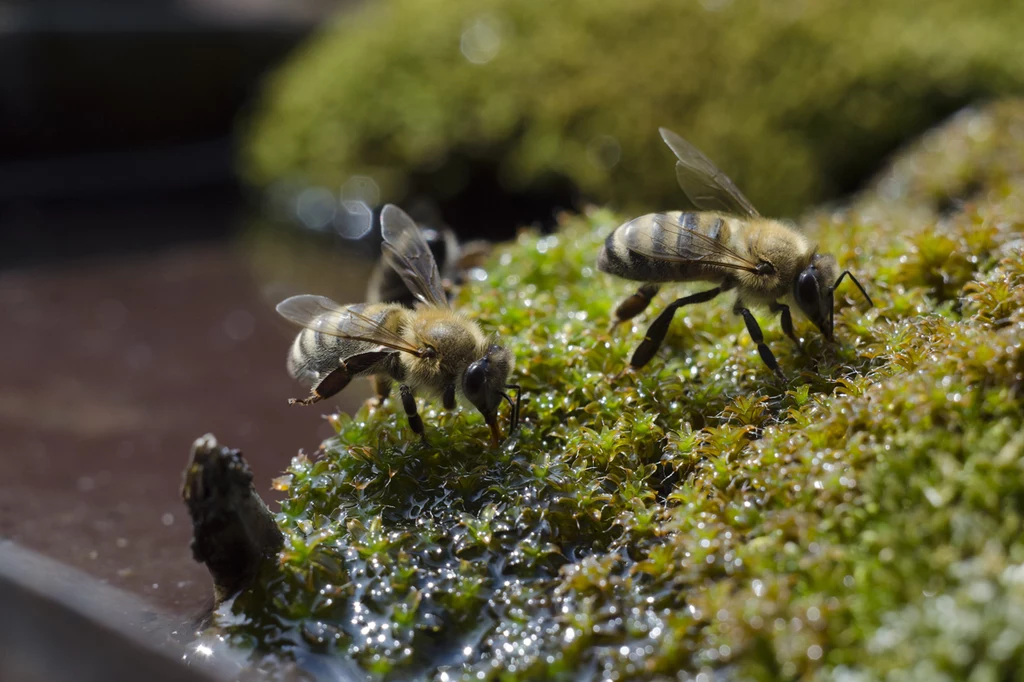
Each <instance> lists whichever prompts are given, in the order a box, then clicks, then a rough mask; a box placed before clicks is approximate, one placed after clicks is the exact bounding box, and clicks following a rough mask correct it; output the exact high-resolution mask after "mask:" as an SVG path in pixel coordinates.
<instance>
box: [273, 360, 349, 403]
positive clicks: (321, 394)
mask: <svg viewBox="0 0 1024 682" xmlns="http://www.w3.org/2000/svg"><path fill="white" fill-rule="evenodd" d="M350 381H352V375H351V374H350V373H349V370H348V368H347V367H346V366H345V365H344V364H342V365H341V366H340V367H338V368H337V369H336V370H334V371H333V372H331V373H330V374H328V375H327V376H325V377H324V378H323V379H321V380H320V383H318V384H317V385H316V386H314V387H313V388H312V390H310V392H309V397H308V398H303V399H301V400H300V399H298V398H289V399H288V404H289V405H312V404H313V403H318V402H320V401H321V400H327V399H328V398H330V397H331V396H333V395H334V394H336V393H338V392H339V391H340V390H341V389H343V388H345V387H346V386H348V382H350Z"/></svg>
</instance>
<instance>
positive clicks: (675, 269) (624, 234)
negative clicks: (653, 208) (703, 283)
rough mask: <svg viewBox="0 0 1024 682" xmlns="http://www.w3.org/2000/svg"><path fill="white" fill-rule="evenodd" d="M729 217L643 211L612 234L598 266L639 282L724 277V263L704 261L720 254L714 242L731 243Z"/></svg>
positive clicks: (607, 240) (708, 214)
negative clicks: (709, 263) (717, 265)
mask: <svg viewBox="0 0 1024 682" xmlns="http://www.w3.org/2000/svg"><path fill="white" fill-rule="evenodd" d="M730 222H731V220H730V219H729V218H725V217H724V216H720V215H718V214H717V213H691V212H683V211H670V212H667V213H650V214H647V215H642V216H640V217H639V218H634V219H633V220H631V221H629V222H628V223H626V224H624V225H622V226H620V227H618V228H617V229H616V230H615V231H614V232H612V233H611V234H610V235H608V239H606V240H605V243H604V248H603V249H602V250H601V254H600V256H599V257H598V259H597V268H598V270H601V271H602V272H607V273H609V274H611V275H615V276H617V277H622V278H623V279H631V280H635V281H638V282H682V281H687V280H708V281H718V280H721V279H723V278H724V277H725V276H726V273H724V272H723V271H722V269H721V268H717V267H714V266H713V265H702V264H701V261H702V260H703V261H714V260H716V258H715V245H716V244H727V243H728V240H729V235H730V233H731V226H730V224H729V223H730ZM658 256H663V257H664V258H658Z"/></svg>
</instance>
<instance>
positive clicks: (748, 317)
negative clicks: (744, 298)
mask: <svg viewBox="0 0 1024 682" xmlns="http://www.w3.org/2000/svg"><path fill="white" fill-rule="evenodd" d="M733 312H735V313H736V314H737V315H742V316H743V321H744V322H745V323H746V324H747V331H748V332H749V333H750V338H752V339H753V340H754V343H756V344H757V352H758V353H760V354H761V359H762V360H764V364H766V365H768V369H770V370H772V371H773V372H775V376H777V377H779V379H781V380H782V381H786V375H785V374H783V373H782V370H781V369H779V363H778V362H777V361H776V360H775V356H774V355H773V354H772V349H771V348H769V347H768V344H766V343H765V342H764V334H762V333H761V327H760V326H759V325H758V324H757V320H755V319H754V315H753V314H752V313H751V312H750V310H748V309H747V308H735V309H734V310H733Z"/></svg>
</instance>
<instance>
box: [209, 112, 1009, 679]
mask: <svg viewBox="0 0 1024 682" xmlns="http://www.w3.org/2000/svg"><path fill="white" fill-rule="evenodd" d="M967 186H969V187H971V188H972V189H971V198H969V199H967V200H966V201H959V200H956V198H957V197H959V196H961V194H962V189H963V188H964V187H967ZM940 190H941V191H940ZM887 193H888V195H891V196H890V197H889V198H886V196H887ZM619 220H620V218H619V216H616V215H613V214H611V213H609V212H605V211H595V212H593V213H591V214H589V215H588V216H586V217H574V218H566V219H565V220H564V224H563V225H562V227H561V229H560V231H559V232H558V233H557V234H554V235H550V236H538V235H536V234H533V233H526V234H523V235H522V236H521V237H520V238H519V239H518V241H517V243H515V244H513V245H509V246H506V247H503V248H502V249H500V250H499V253H498V255H497V257H496V258H495V260H494V261H493V262H492V263H491V267H490V268H489V278H488V281H486V282H477V283H473V284H471V285H469V286H467V287H466V288H465V289H464V290H463V291H462V292H461V294H460V296H459V299H458V301H459V303H460V304H461V306H463V307H464V308H465V309H466V310H467V311H468V312H469V313H470V314H471V315H473V316H474V317H478V318H479V319H480V320H481V321H482V322H483V323H484V324H485V326H486V327H487V328H488V329H489V330H492V331H494V332H496V333H498V334H499V335H500V336H501V337H502V338H503V339H505V340H506V341H507V343H508V344H509V345H510V347H512V348H513V349H514V350H515V352H516V354H517V358H518V369H517V371H516V375H515V376H516V378H517V379H518V380H519V381H521V383H522V384H523V392H524V396H525V404H524V410H523V414H524V417H525V423H524V425H523V427H522V430H521V431H520V432H519V433H517V434H516V435H515V436H514V437H513V438H512V439H511V440H510V441H508V442H507V443H505V444H504V445H503V446H501V447H500V448H498V449H493V448H491V447H490V446H489V445H488V442H487V435H488V434H487V429H486V427H485V426H484V424H483V423H482V420H481V419H480V418H479V416H478V415H476V414H475V413H470V412H468V411H461V412H457V413H455V414H444V413H439V412H435V411H434V409H433V408H434V407H435V406H433V405H428V406H426V409H425V410H424V412H423V413H424V416H425V418H426V419H427V422H428V424H429V427H428V436H429V438H430V443H429V444H423V443H420V442H417V441H416V440H415V439H414V438H413V436H412V433H411V431H410V430H409V428H408V426H407V424H406V422H405V418H404V416H403V415H402V414H401V409H400V407H398V406H396V405H394V404H393V403H386V404H385V405H384V406H383V407H381V408H377V409H375V410H371V409H370V408H369V407H365V408H363V409H362V410H361V411H360V412H359V413H358V414H356V415H355V416H352V417H350V416H347V415H339V416H336V417H333V418H332V420H333V423H334V425H335V426H336V428H337V436H335V437H333V438H331V439H330V440H328V441H327V442H326V443H325V444H324V449H323V452H322V453H319V454H318V455H317V456H316V457H314V458H306V457H298V458H296V459H294V460H293V461H292V464H291V467H290V469H289V470H288V475H287V477H286V479H285V480H286V483H285V484H286V485H287V486H288V488H289V492H288V499H287V500H286V501H285V502H284V504H283V508H282V512H281V513H280V515H279V517H278V518H279V522H280V524H281V527H282V528H283V529H284V531H285V533H286V538H287V539H286V543H285V550H284V551H283V552H282V554H281V557H280V563H279V566H277V567H275V568H274V569H273V570H272V571H270V572H268V575H267V576H266V577H265V579H264V580H263V581H262V582H261V584H259V585H258V586H257V587H255V588H253V589H251V590H249V591H248V592H245V593H243V594H242V595H240V596H239V597H238V598H236V599H235V600H234V601H233V602H229V603H227V604H225V605H224V606H222V607H221V609H220V610H219V611H218V613H217V614H215V621H216V622H217V623H218V624H219V626H220V628H221V630H220V631H221V632H222V633H226V634H227V635H228V636H229V641H231V642H232V643H233V644H235V645H236V646H240V647H251V648H253V649H254V650H255V651H256V652H271V653H274V654H276V655H278V656H283V657H285V658H287V657H292V656H294V657H297V658H299V659H300V660H301V662H302V665H303V666H305V667H307V668H310V669H314V670H316V669H320V668H321V667H322V666H323V665H325V663H324V662H325V661H326V660H327V659H326V658H323V657H325V656H328V655H329V656H334V657H337V658H336V659H334V660H343V659H344V658H346V657H348V658H351V659H354V661H356V662H357V663H358V665H359V666H361V667H362V668H363V669H364V670H365V671H368V672H370V673H373V674H375V675H378V676H391V677H393V678H395V679H405V678H408V677H411V676H422V677H424V678H426V679H435V680H451V679H467V680H468V679H475V680H479V679H501V680H519V679H521V680H528V679H530V680H532V679H543V678H562V679H579V678H598V677H600V678H602V679H627V678H643V679H651V678H662V677H664V678H669V677H672V678H679V679H684V678H685V679H694V677H696V676H698V675H699V674H700V673H702V672H703V673H707V674H709V675H710V674H716V673H717V674H721V675H722V676H724V677H725V678H726V679H749V678H754V679H765V680H776V679H812V678H813V679H833V678H834V679H843V680H867V679H878V678H882V677H885V676H887V675H890V674H896V673H899V674H901V675H902V676H901V677H899V678H898V679H922V680H935V679H967V678H968V677H969V676H971V675H974V676H977V677H971V679H993V680H995V679H1011V678H1012V677H1014V675H1016V674H1018V673H1019V670H1020V669H1021V666H1022V664H1024V619H1022V618H1021V613H1024V533H1022V531H1024V404H1022V403H1024V396H1022V388H1024V255H1022V245H1024V241H1022V235H1024V103H1022V102H1010V103H1005V104H1000V105H997V106H994V107H990V108H987V109H985V110H983V111H978V112H971V113H969V114H965V115H963V116H960V117H958V118H957V119H954V120H953V122H951V123H950V124H949V125H947V126H946V127H945V128H944V129H942V130H940V131H939V132H937V133H935V134H934V135H930V136H928V137H927V138H926V139H925V140H924V141H922V142H921V143H920V144H919V145H917V147H916V148H915V149H912V150H910V151H909V152H908V153H907V154H906V155H905V156H903V157H902V158H901V160H900V161H898V162H897V164H896V165H895V167H894V169H893V171H892V172H891V173H890V174H889V175H887V176H884V177H883V178H882V179H881V180H880V181H879V184H878V187H877V188H876V189H875V190H872V191H871V192H870V193H868V194H866V195H865V196H864V197H863V198H862V199H861V200H860V201H858V202H857V203H856V204H855V205H854V206H853V207H852V208H849V209H847V210H845V211H842V212H837V213H829V214H821V215H819V216H815V217H812V218H811V219H810V220H808V221H807V224H806V227H807V229H808V230H809V231H811V232H812V233H813V234H814V235H815V236H816V237H817V238H818V239H819V240H820V244H821V246H822V248H823V249H827V250H830V251H832V252H833V253H835V254H836V255H837V257H839V259H840V262H842V263H844V264H847V265H848V266H850V267H852V268H854V269H855V270H856V271H857V273H858V275H859V276H860V277H861V278H862V281H864V282H865V283H866V284H867V285H868V286H869V288H870V291H871V294H872V296H873V298H874V300H875V303H876V306H877V307H876V308H874V309H872V310H871V311H869V312H866V313H865V312H864V311H863V310H860V309H858V308H857V307H855V306H853V305H852V302H853V300H854V298H853V296H852V295H851V296H850V297H848V298H846V299H845V305H843V307H842V309H841V310H840V311H837V318H836V322H837V334H838V336H839V339H840V343H839V344H837V345H835V346H828V345H826V344H825V343H824V342H823V341H822V340H821V338H820V336H819V335H817V334H816V333H813V332H812V331H811V330H810V326H809V325H808V324H807V323H806V322H804V323H802V324H801V323H798V332H800V333H803V334H806V336H807V340H806V343H805V346H806V353H805V354H802V355H801V354H799V353H798V352H797V351H796V349H795V348H793V346H792V344H789V343H787V342H786V339H785V338H784V337H783V335H782V334H781V332H780V331H779V330H778V326H777V324H776V323H775V322H774V321H771V322H769V321H768V320H767V319H766V318H763V320H764V327H765V329H766V330H768V331H767V336H768V341H769V343H770V344H771V345H772V347H773V349H774V350H775V352H776V354H777V355H778V357H779V360H780V362H781V364H782V366H783V367H784V368H785V369H786V371H787V372H788V373H789V375H790V377H791V383H790V385H789V386H782V385H780V384H778V383H777V382H776V381H775V380H774V379H773V377H772V375H771V373H770V372H769V371H768V370H767V369H766V368H765V367H764V366H763V364H762V363H761V361H760V359H759V358H758V356H757V352H756V350H755V347H754V345H753V344H752V342H751V341H750V339H749V337H748V336H747V334H746V333H745V331H744V330H743V327H742V323H741V322H740V321H739V320H737V319H736V318H735V317H734V316H733V315H731V314H730V313H729V301H725V300H720V301H716V302H713V303H710V304H707V305H704V306H700V307H695V308H693V309H690V310H687V311H686V314H685V315H683V314H680V315H679V316H678V317H677V319H676V321H675V323H674V325H673V327H672V329H671V331H670V333H669V336H668V339H667V341H666V347H665V348H663V349H662V350H661V352H660V353H659V355H658V356H657V358H656V359H655V360H654V361H652V363H651V365H649V366H648V368H647V369H646V370H645V371H643V372H640V373H635V374H634V373H622V370H623V367H624V365H625V363H626V359H627V358H628V356H629V353H630V351H631V350H632V349H633V348H634V347H635V345H636V344H637V343H638V341H639V339H640V336H641V331H640V330H639V329H637V328H634V329H633V330H632V331H631V332H630V331H627V330H619V332H618V333H615V334H611V333H609V332H607V331H606V330H607V328H608V321H609V311H610V310H612V309H613V308H614V305H615V304H616V303H617V302H618V300H620V299H621V298H622V297H623V296H625V295H626V294H628V293H629V292H630V291H631V290H632V287H631V286H630V285H629V284H628V283H625V282H619V281H614V280H612V279H610V278H608V277H606V276H604V275H602V274H600V273H597V272H595V270H594V268H593V267H592V265H593V261H594V258H595V254H596V253H597V249H598V247H599V244H600V243H601V241H602V239H603V238H604V237H605V236H606V235H607V234H608V232H609V231H610V230H611V229H612V228H613V227H614V226H615V225H617V224H618V222H619ZM847 293H849V292H847ZM662 296H663V297H664V296H665V294H663V295H662ZM840 303H843V302H842V301H840ZM659 307H660V306H659ZM655 309H656V308H655ZM648 321H649V319H642V320H640V321H639V326H640V327H641V328H642V325H643V324H644V323H645V322H648ZM678 671H684V673H685V674H680V675H677V672H678ZM696 678H697V679H710V677H696ZM894 679H895V678H894Z"/></svg>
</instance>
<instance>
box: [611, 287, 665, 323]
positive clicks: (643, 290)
mask: <svg viewBox="0 0 1024 682" xmlns="http://www.w3.org/2000/svg"><path fill="white" fill-rule="evenodd" d="M659 289H661V285H660V284H654V283H653V282H648V283H647V284H645V285H643V286H642V287H640V288H639V289H637V290H636V291H635V292H634V293H633V294H631V295H630V296H629V297H628V298H626V299H625V300H624V301H623V302H622V303H620V304H619V307H617V308H616V309H615V319H614V320H613V321H612V326H611V328H612V329H615V328H616V327H617V326H619V325H620V324H622V323H623V322H625V321H626V320H630V319H632V318H634V317H636V316H637V315H639V314H640V313H642V312H643V311H645V310H647V306H649V305H650V304H651V301H652V300H654V297H655V295H657V293H658V290H659Z"/></svg>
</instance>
